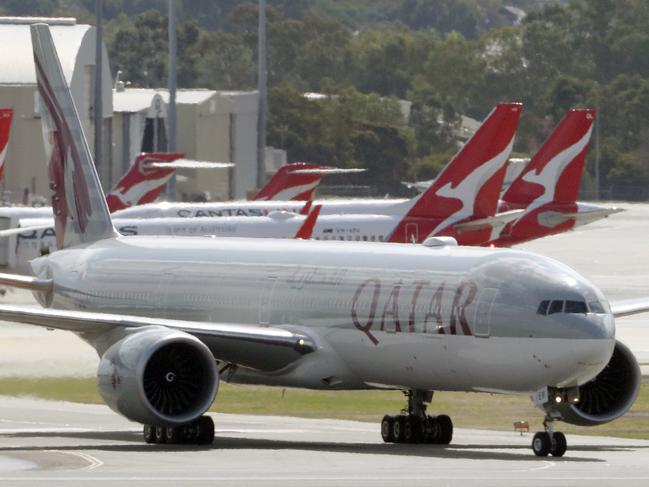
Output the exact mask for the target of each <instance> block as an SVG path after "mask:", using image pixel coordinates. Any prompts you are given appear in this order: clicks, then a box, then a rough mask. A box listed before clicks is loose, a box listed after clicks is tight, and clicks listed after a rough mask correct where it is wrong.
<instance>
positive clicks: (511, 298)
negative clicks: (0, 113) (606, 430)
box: [0, 24, 649, 456]
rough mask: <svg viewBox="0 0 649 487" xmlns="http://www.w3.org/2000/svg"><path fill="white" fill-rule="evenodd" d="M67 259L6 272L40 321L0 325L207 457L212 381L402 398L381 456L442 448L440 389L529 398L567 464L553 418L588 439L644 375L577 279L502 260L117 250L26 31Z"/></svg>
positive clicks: (446, 429) (82, 151)
mask: <svg viewBox="0 0 649 487" xmlns="http://www.w3.org/2000/svg"><path fill="white" fill-rule="evenodd" d="M31 29H32V39H33V46H34V56H35V59H36V72H37V82H38V89H39V92H40V95H41V98H42V106H43V107H45V108H44V112H45V113H43V119H42V120H43V122H44V128H45V136H46V140H51V141H52V146H51V153H50V154H49V163H50V165H51V169H52V170H51V171H50V174H51V175H52V176H53V180H52V187H53V188H54V190H53V191H54V196H53V205H54V208H55V214H56V227H57V240H58V244H59V247H60V250H57V251H56V252H53V253H51V254H50V255H47V256H44V257H41V258H39V259H36V260H35V261H34V262H33V263H32V266H33V271H34V276H35V277H28V276H15V275H2V276H0V282H2V283H3V284H5V285H13V286H18V287H22V288H27V289H31V290H32V291H33V292H34V294H35V295H36V297H37V298H38V300H39V302H40V303H41V304H42V306H43V308H42V309H38V308H30V307H21V306H0V319H2V320H7V321H15V322H21V323H26V324H32V325H37V326H43V327H48V328H54V329H62V330H69V331H72V332H74V333H77V334H78V335H79V336H80V337H81V338H83V339H84V340H85V341H86V342H88V343H89V344H90V345H92V346H94V347H95V349H96V350H97V352H98V354H99V355H100V357H101V361H100V365H99V369H98V388H99V391H100V393H101V395H102V397H103V398H104V400H105V401H106V403H107V404H108V405H109V406H110V407H111V408H112V409H113V410H115V411H116V412H118V413H120V414H122V415H124V416H125V417H127V418H129V419H130V420H132V421H138V422H140V423H143V424H144V425H145V426H144V437H145V439H146V441H148V442H152V443H153V442H155V443H210V442H212V440H213V437H214V424H213V422H212V420H211V418H210V417H209V416H205V415H204V413H205V411H207V409H208V408H209V407H210V405H211V404H212V402H213V400H214V398H215V396H216V394H217V392H218V385H219V381H220V380H226V381H231V382H237V383H249V384H270V385H276V386H286V387H306V388H314V389H325V390H341V389H372V388H391V389H401V390H404V391H407V397H408V404H407V408H406V410H405V412H403V413H402V414H399V415H396V416H390V415H388V416H386V417H385V418H384V419H383V421H382V423H381V435H382V437H383V440H384V441H386V442H412V443H415V442H431V443H441V444H447V443H449V442H450V441H451V439H452V435H453V424H452V422H451V420H450V418H449V417H448V416H446V415H439V416H431V415H428V414H427V411H426V408H427V405H428V403H429V402H430V401H431V399H432V395H433V391H435V390H459V391H475V392H488V393H512V394H525V395H531V396H532V397H533V400H534V402H535V404H537V405H538V406H539V407H540V408H541V409H542V410H543V411H544V413H545V431H543V432H539V433H537V434H536V435H535V436H534V439H533V441H532V448H533V450H534V452H535V454H536V455H539V456H547V455H548V454H552V455H554V456H562V455H563V454H564V453H565V451H566V447H567V445H566V438H565V436H564V435H563V434H562V433H560V432H558V431H556V430H555V427H554V426H555V422H556V421H558V420H563V421H567V422H570V423H573V424H580V425H594V424H602V423H606V422H609V421H612V420H614V419H615V418H617V417H619V416H621V415H623V414H624V413H625V412H626V411H627V410H628V409H629V408H630V407H631V405H632V404H633V402H634V400H635V398H636V395H637V393H638V388H639V384H640V372H639V367H638V364H637V362H636V360H635V358H634V357H633V355H632V354H631V352H630V351H629V349H628V348H627V347H626V346H624V345H623V344H621V343H620V342H618V341H616V340H615V325H614V316H615V315H621V314H631V313H635V312H640V311H645V310H647V309H649V299H645V300H641V301H634V302H624V303H618V304H614V305H613V308H612V309H611V307H610V306H609V303H608V302H607V301H606V298H605V297H604V296H603V294H602V293H601V292H600V291H599V290H598V289H597V288H596V287H595V286H594V285H593V284H591V283H590V282H588V281H587V280H586V279H584V278H583V277H582V276H580V275H579V274H578V273H576V272H575V271H574V270H572V269H570V268H569V267H567V266H565V265H563V264H561V263H559V262H557V261H555V260H553V259H549V258H546V257H543V256H540V255H537V254H533V253H528V252H522V251H515V250H510V249H489V248H476V247H458V246H456V245H453V242H454V240H453V239H452V238H440V240H441V241H444V242H445V245H438V246H434V247H429V246H426V245H403V244H393V245H386V244H382V243H366V242H322V241H313V240H311V241H297V240H274V239H266V240H262V239H243V238H241V239H219V238H204V237H139V236H135V237H133V236H120V235H119V233H118V232H116V230H115V229H114V227H113V225H112V222H111V216H110V213H109V212H108V209H107V207H106V200H105V198H104V196H103V194H102V190H101V186H100V184H99V180H98V178H97V174H96V172H95V170H94V165H93V162H92V158H91V155H90V151H89V150H88V146H87V144H86V141H85V139H84V137H83V132H82V128H81V124H80V122H79V120H78V116H77V114H76V109H75V107H74V104H73V101H72V97H71V95H70V92H69V89H68V87H67V85H66V82H65V78H64V76H63V73H62V70H61V67H60V64H59V62H58V58H57V57H56V51H55V49H54V45H53V42H52V38H51V36H50V33H49V28H48V27H47V25H44V24H37V25H33V26H32V28H31Z"/></svg>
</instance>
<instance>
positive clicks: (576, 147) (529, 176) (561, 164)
mask: <svg viewBox="0 0 649 487" xmlns="http://www.w3.org/2000/svg"><path fill="white" fill-rule="evenodd" d="M592 130H593V126H592V125H591V126H590V128H589V129H588V131H587V132H586V133H585V134H584V135H583V137H582V138H581V139H579V141H577V142H576V143H575V144H573V145H571V146H570V147H568V148H566V149H564V150H562V151H561V152H559V153H558V154H557V155H556V156H554V157H553V158H552V159H550V160H549V161H548V163H547V164H545V165H544V166H543V167H541V168H540V169H537V170H531V171H529V172H527V173H525V174H524V175H523V177H522V179H523V180H524V181H527V182H528V183H532V184H538V185H539V186H541V187H542V188H543V193H541V194H540V195H539V196H537V197H536V198H535V199H534V201H532V202H531V203H530V205H529V206H528V207H527V213H529V212H531V211H533V210H535V209H536V208H539V207H540V206H543V205H544V204H546V203H549V202H551V201H554V197H555V192H556V189H557V183H558V182H559V179H560V178H561V175H562V174H563V172H564V171H565V170H566V168H567V167H568V165H569V164H570V163H571V162H572V161H573V160H575V158H576V157H577V156H578V155H579V154H581V153H582V151H583V150H584V149H585V148H586V146H587V145H588V142H589V141H590V135H591V132H592Z"/></svg>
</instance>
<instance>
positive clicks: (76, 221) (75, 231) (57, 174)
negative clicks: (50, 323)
mask: <svg viewBox="0 0 649 487" xmlns="http://www.w3.org/2000/svg"><path fill="white" fill-rule="evenodd" d="M31 36H32V47H33V50H34V62H35V65H36V82H37V85H38V92H39V94H40V98H41V116H42V125H43V138H44V142H45V152H46V156H47V159H48V164H49V177H50V188H51V189H52V191H53V193H54V194H53V195H52V209H53V211H54V221H55V225H54V226H55V230H56V242H57V247H58V248H59V249H61V248H64V247H71V246H74V245H80V244H85V243H91V242H94V241H97V240H102V239H105V238H111V237H114V236H115V235H116V231H115V229H114V228H113V224H112V222H111V219H110V214H109V212H108V206H107V205H106V198H105V196H104V193H103V191H102V189H101V184H100V183H99V177H98V176H97V171H96V170H95V165H94V161H93V158H92V155H91V154H90V149H89V148H88V143H87V141H86V138H85V136H84V133H83V129H82V127H81V122H80V120H79V116H78V114H77V109H76V107H75V105H74V101H73V100H72V95H71V93H70V88H69V87H68V85H67V82H66V81H65V77H64V76H63V70H62V69H61V63H60V62H59V57H58V55H57V53H56V48H55V47H54V42H53V41H52V35H51V34H50V29H49V27H48V26H47V25H46V24H33V25H32V26H31Z"/></svg>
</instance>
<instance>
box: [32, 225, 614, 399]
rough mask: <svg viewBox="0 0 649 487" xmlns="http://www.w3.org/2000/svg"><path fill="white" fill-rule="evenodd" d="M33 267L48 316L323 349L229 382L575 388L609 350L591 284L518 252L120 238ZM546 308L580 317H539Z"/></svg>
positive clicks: (605, 321)
mask: <svg viewBox="0 0 649 487" xmlns="http://www.w3.org/2000/svg"><path fill="white" fill-rule="evenodd" d="M170 256H173V257H172V258H170ZM33 267H34V271H35V273H36V275H38V276H49V277H52V278H53V279H54V282H55V288H54V294H53V296H51V304H52V306H53V307H56V308H64V309H83V310H92V311H101V312H112V313H121V314H137V315H143V316H149V317H160V318H173V319H183V320H193V321H204V322H210V321H218V322H224V321H225V322H228V321H231V322H236V323H244V324H256V325H259V326H274V327H286V328H289V329H299V330H301V331H302V332H304V333H306V334H308V336H310V337H312V338H313V340H314V342H315V343H316V345H317V347H318V351H317V352H315V353H312V354H309V355H307V356H305V357H304V358H303V359H301V361H300V362H298V363H297V364H296V365H294V366H291V367H290V368H289V369H288V370H280V371H275V372H273V373H272V374H265V373H257V372H254V371H250V370H247V371H246V370H241V371H238V372H235V373H234V374H233V375H232V376H231V377H229V380H232V381H235V382H236V381H241V382H254V383H266V384H275V385H285V386H299V387H311V388H319V387H333V386H335V387H336V388H342V389H344V388H352V389H353V388H368V387H398V388H406V389H408V388H415V389H425V390H430V389H432V390H467V391H500V392H518V393H529V392H532V391H535V390H537V389H539V388H541V387H544V386H546V385H552V386H561V387H568V386H574V385H578V384H583V383H584V382H586V381H588V380H590V379H591V378H592V377H594V376H595V375H596V374H597V373H598V372H599V371H600V370H601V369H602V368H603V367H604V366H605V365H606V364H607V363H608V360H609V359H610V356H611V353H612V350H613V346H614V334H615V333H614V323H613V318H612V316H611V315H610V313H608V312H601V308H602V307H603V308H604V309H605V308H606V304H605V302H604V298H603V296H602V294H601V293H600V292H599V291H598V290H597V289H596V288H595V287H594V286H592V285H591V284H590V283H588V282H587V281H586V280H585V279H583V278H582V277H581V276H579V275H578V274H577V273H575V272H574V271H572V270H571V269H570V268H568V267H566V266H564V265H562V264H560V263H558V262H556V261H553V260H551V259H548V258H545V257H541V256H538V255H535V254H530V253H525V252H518V251H513V250H491V249H481V248H463V247H452V246H451V247H441V248H428V247H425V246H413V245H403V244H389V245H388V244H380V243H377V244H368V243H364V244H356V243H354V242H316V241H311V242H294V241H291V240H263V239H216V238H205V239H204V240H203V239H197V238H192V239H190V238H183V237H176V238H173V237H122V238H119V239H117V240H107V241H100V242H97V243H95V244H92V245H90V246H88V247H87V248H70V249H66V250H62V251H59V252H56V253H54V254H52V255H50V256H48V257H44V258H41V259H37V260H36V261H34V262H33ZM547 300H551V301H552V300H554V301H561V302H564V303H565V302H567V301H570V302H573V303H575V302H576V303H580V304H581V305H583V309H582V311H583V312H580V313H569V312H559V313H555V314H547V315H546V314H539V312H538V310H539V306H540V305H541V303H542V302H543V301H547ZM588 303H600V307H599V309H600V312H599V313H598V312H597V309H598V308H597V306H594V307H593V308H591V307H589V305H588ZM602 303H603V304H602ZM591 310H592V311H591ZM86 339H89V340H90V341H91V343H92V342H93V341H94V342H95V343H94V345H95V346H97V343H96V341H97V340H99V338H98V337H92V338H89V337H86ZM217 358H218V357H217Z"/></svg>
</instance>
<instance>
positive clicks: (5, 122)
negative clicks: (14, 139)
mask: <svg viewBox="0 0 649 487" xmlns="http://www.w3.org/2000/svg"><path fill="white" fill-rule="evenodd" d="M13 116H14V111H13V110H12V109H11V108H0V181H2V180H3V179H4V175H5V157H6V156H7V146H8V145H9V130H10V129H11V120H12V119H13Z"/></svg>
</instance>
